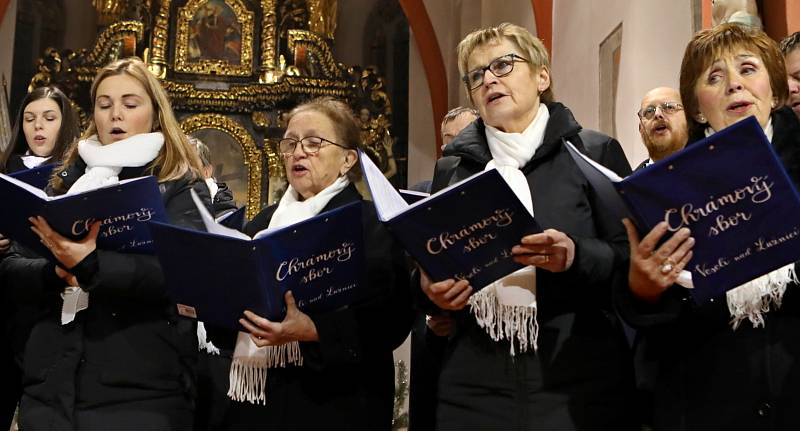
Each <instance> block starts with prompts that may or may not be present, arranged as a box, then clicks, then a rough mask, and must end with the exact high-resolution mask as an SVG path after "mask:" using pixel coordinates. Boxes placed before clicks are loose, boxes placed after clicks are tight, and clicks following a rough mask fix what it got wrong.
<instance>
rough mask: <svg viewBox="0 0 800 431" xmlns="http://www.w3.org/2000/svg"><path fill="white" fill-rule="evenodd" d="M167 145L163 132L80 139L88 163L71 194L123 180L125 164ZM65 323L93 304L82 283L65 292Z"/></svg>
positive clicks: (151, 157)
mask: <svg viewBox="0 0 800 431" xmlns="http://www.w3.org/2000/svg"><path fill="white" fill-rule="evenodd" d="M163 146H164V135H162V134H161V133H160V132H155V133H141V134H138V135H134V136H131V137H130V138H127V139H123V140H121V141H117V142H114V143H111V144H108V145H103V144H101V143H100V141H99V140H98V139H97V135H92V136H90V137H88V138H86V139H84V140H82V141H80V142H78V154H79V155H80V156H81V159H82V160H83V161H84V162H86V171H85V172H84V174H83V175H81V176H80V178H78V179H77V180H76V181H75V183H73V184H72V186H71V187H70V188H69V190H67V193H66V194H68V195H74V194H78V193H83V192H86V191H89V190H94V189H98V188H100V187H104V186H109V185H113V184H117V183H119V177H118V175H119V173H120V172H121V171H122V168H125V167H140V166H144V165H146V164H148V163H150V162H152V161H153V160H154V159H155V158H156V157H157V156H158V153H159V152H160V151H161V148H162V147H163ZM61 298H62V299H63V300H64V303H63V304H62V305H61V324H62V325H66V324H67V323H70V322H72V321H73V320H75V316H76V315H77V314H78V312H79V311H82V310H85V309H87V308H88V307H89V293H88V292H85V291H83V289H81V288H80V287H78V286H68V287H66V288H65V289H64V292H63V293H62V294H61Z"/></svg>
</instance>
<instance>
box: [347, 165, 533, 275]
mask: <svg viewBox="0 0 800 431" xmlns="http://www.w3.org/2000/svg"><path fill="white" fill-rule="evenodd" d="M359 158H360V160H361V167H362V171H363V172H364V178H365V180H366V182H367V185H368V186H369V190H370V194H371V195H372V200H373V202H374V203H375V208H376V210H377V212H378V217H379V218H380V219H381V221H382V222H383V223H385V224H386V226H388V228H389V230H390V231H391V232H392V233H393V234H394V236H395V237H396V238H397V240H398V241H399V242H400V243H401V244H402V245H403V247H405V249H406V251H407V252H408V254H410V255H411V257H412V258H414V259H415V260H416V261H417V263H418V264H419V265H420V266H421V267H422V269H424V270H425V272H426V273H428V275H429V276H430V277H431V279H432V280H434V281H441V280H447V279H450V278H453V279H459V280H460V279H466V280H469V283H470V285H471V286H472V287H473V289H475V290H478V289H481V288H483V287H486V286H487V285H489V284H491V283H492V282H494V281H496V280H498V279H500V278H502V277H504V276H506V275H508V274H510V273H512V272H514V271H516V270H518V269H520V268H522V267H523V265H520V264H518V263H516V262H514V260H513V259H512V258H511V248H512V247H513V246H514V245H516V244H519V243H520V241H521V240H522V237H523V236H526V235H530V234H533V233H539V232H541V231H542V228H541V227H539V224H538V223H536V221H535V220H534V219H533V216H531V214H530V212H528V210H527V209H525V206H524V205H523V204H522V202H520V200H519V198H517V196H516V195H515V194H514V192H513V191H512V190H511V188H510V187H509V186H508V184H506V181H505V180H504V179H503V177H502V176H500V173H499V172H497V170H496V169H490V170H488V171H483V172H480V173H477V174H475V175H473V176H471V177H469V178H467V179H465V180H464V181H461V182H459V183H457V184H454V185H451V186H450V187H447V188H445V189H442V190H440V191H439V192H437V193H435V194H433V195H431V196H430V197H427V198H424V199H420V200H418V201H416V202H414V203H413V204H411V205H409V204H408V203H406V201H405V200H404V199H403V197H402V196H401V195H400V194H399V193H398V192H397V190H395V189H394V187H392V185H391V183H390V182H389V181H388V180H387V179H386V177H384V176H383V173H382V172H381V171H380V169H378V167H377V166H375V164H374V163H373V162H372V161H371V160H370V159H369V157H368V156H366V155H365V154H364V153H361V154H360V157H359Z"/></svg>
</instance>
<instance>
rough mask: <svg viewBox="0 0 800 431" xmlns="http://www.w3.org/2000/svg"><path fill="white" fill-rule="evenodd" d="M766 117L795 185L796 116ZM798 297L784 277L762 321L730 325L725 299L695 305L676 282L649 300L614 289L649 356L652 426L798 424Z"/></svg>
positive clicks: (784, 112) (799, 166)
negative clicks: (776, 301) (779, 295)
mask: <svg viewBox="0 0 800 431" xmlns="http://www.w3.org/2000/svg"><path fill="white" fill-rule="evenodd" d="M772 124H773V130H774V133H773V139H772V145H773V147H774V148H775V150H776V152H777V153H778V155H779V157H780V159H781V161H782V162H783V165H784V167H785V168H786V170H787V172H788V173H789V176H790V177H791V178H792V181H793V182H794V184H795V186H800V123H798V121H797V118H796V117H795V115H794V113H793V112H792V111H791V110H789V109H785V108H784V109H780V110H778V111H776V112H774V113H773V115H772ZM701 138H703V136H693V137H692V139H690V141H691V142H695V141H697V140H699V139H701ZM799 296H800V291H798V286H797V285H795V284H790V285H789V286H788V287H787V289H786V293H785V295H784V297H783V302H782V305H781V307H780V308H778V309H777V310H776V309H775V307H774V306H773V307H772V310H771V311H770V312H768V313H765V314H764V320H765V322H766V324H765V326H764V327H761V328H757V329H756V328H753V326H752V324H751V323H750V322H749V321H744V322H742V324H741V325H740V326H739V328H738V329H736V330H735V331H734V330H733V329H732V328H731V324H730V321H731V317H730V313H729V311H728V308H727V304H726V301H725V300H724V298H723V299H722V300H718V301H714V302H712V303H708V304H706V305H702V306H697V305H695V304H694V303H693V301H692V300H691V298H689V295H688V294H687V292H686V290H685V289H684V288H682V287H680V286H678V285H675V286H672V287H670V288H669V289H668V290H667V291H666V292H665V293H664V295H663V297H662V298H661V300H660V301H659V302H658V303H657V304H653V305H650V304H645V303H642V302H639V301H637V300H636V299H634V298H633V296H632V294H631V293H630V291H629V290H627V289H623V290H622V291H620V294H619V295H617V303H618V305H619V309H620V313H621V314H622V315H623V317H624V318H625V319H626V320H628V321H629V322H630V323H631V325H633V326H635V327H637V328H639V329H640V331H639V333H640V334H641V336H642V337H643V341H644V343H645V344H644V346H646V347H645V351H644V359H645V360H646V361H649V362H652V363H654V369H653V371H652V372H653V373H654V376H647V377H651V378H652V379H653V381H654V391H655V400H654V429H655V430H658V431H665V430H669V431H672V430H676V431H677V430H681V431H689V430H723V429H724V430H740V429H741V430H756V429H757V430H776V431H777V430H794V429H800V389H798V388H800V336H798V334H800V297H799Z"/></svg>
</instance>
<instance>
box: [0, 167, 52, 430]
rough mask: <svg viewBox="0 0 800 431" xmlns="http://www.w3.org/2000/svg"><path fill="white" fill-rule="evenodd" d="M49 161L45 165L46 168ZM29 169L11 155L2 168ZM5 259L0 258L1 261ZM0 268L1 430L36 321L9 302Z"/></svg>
mask: <svg viewBox="0 0 800 431" xmlns="http://www.w3.org/2000/svg"><path fill="white" fill-rule="evenodd" d="M50 162H51V160H47V161H45V164H47V163H50ZM26 169H28V167H27V166H25V163H23V161H22V157H21V155H19V154H12V155H11V157H9V158H8V162H7V163H6V166H5V173H9V174H10V173H14V172H17V171H23V170H26ZM4 258H5V255H0V261H2V260H3V259H4ZM3 271H4V270H3V266H2V263H0V304H2V305H0V310H2V311H0V314H1V315H2V318H1V319H2V326H1V327H0V331H2V332H0V336H2V339H3V340H4V342H3V343H2V345H0V381H2V382H4V385H3V390H2V392H0V429H5V428H9V427H11V421H12V419H13V417H14V411H15V410H16V409H17V404H18V403H19V398H20V396H21V395H22V368H21V367H22V365H21V364H22V358H21V357H22V349H23V348H24V345H25V341H26V340H27V339H28V334H29V333H30V329H31V326H32V325H33V323H34V322H35V321H36V320H35V319H36V314H37V307H36V306H28V307H25V306H21V304H17V303H15V302H14V301H12V300H11V298H10V297H9V295H8V294H7V291H8V288H6V287H5V286H6V282H5V281H4V280H3V278H4V277H3Z"/></svg>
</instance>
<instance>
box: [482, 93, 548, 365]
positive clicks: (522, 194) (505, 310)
mask: <svg viewBox="0 0 800 431" xmlns="http://www.w3.org/2000/svg"><path fill="white" fill-rule="evenodd" d="M549 119H550V112H549V111H548V110H547V107H546V106H545V105H544V104H543V103H540V104H539V110H538V111H537V113H536V117H535V118H534V119H533V121H532V122H531V124H529V125H528V127H527V128H526V129H525V130H524V131H523V132H522V133H505V132H501V131H500V130H497V129H495V128H494V127H491V126H489V125H487V126H486V140H487V142H488V144H489V151H490V152H491V153H492V160H490V161H489V163H487V164H486V169H487V170H488V169H492V168H495V169H497V171H498V172H500V175H501V176H502V177H503V179H504V180H505V181H506V183H508V186H509V187H510V188H511V190H513V191H514V194H515V195H517V197H518V198H519V200H520V201H521V202H522V204H523V205H524V206H525V208H526V209H527V210H528V212H530V213H531V215H533V198H532V197H531V190H530V187H529V186H528V179H527V178H525V175H524V174H523V173H522V171H521V170H520V169H521V168H522V167H524V166H525V165H526V164H527V163H528V162H529V161H530V160H531V158H533V154H534V153H535V152H536V149H538V148H539V147H540V146H541V145H542V142H543V141H544V132H545V129H546V128H547V121H548V120H549ZM469 305H470V310H471V312H472V314H473V315H474V316H475V319H476V320H477V322H478V325H479V326H480V327H481V328H483V329H484V331H486V333H487V334H488V335H489V336H490V337H491V338H492V340H494V341H500V340H508V341H509V344H510V352H509V353H510V354H511V356H514V355H515V354H516V352H517V347H519V351H520V352H527V351H528V350H529V349H531V348H532V349H533V350H534V351H535V350H536V349H537V348H538V345H537V338H538V335H539V324H538V323H537V321H536V311H537V305H536V268H535V267H533V266H529V267H526V268H522V269H520V270H518V271H516V272H514V273H511V274H509V275H507V276H505V277H503V278H501V279H500V280H497V281H495V282H494V283H492V284H490V285H489V286H486V287H485V288H483V289H481V290H480V291H478V292H477V293H476V294H474V295H472V296H471V297H470V299H469Z"/></svg>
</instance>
